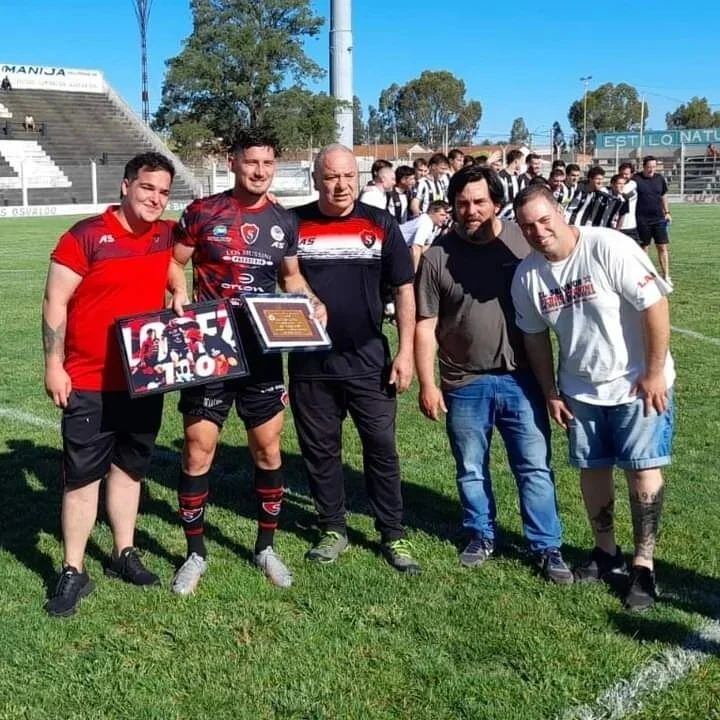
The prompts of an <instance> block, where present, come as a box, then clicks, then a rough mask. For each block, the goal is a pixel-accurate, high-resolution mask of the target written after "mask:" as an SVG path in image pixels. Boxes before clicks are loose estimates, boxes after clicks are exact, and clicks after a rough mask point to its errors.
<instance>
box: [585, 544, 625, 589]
mask: <svg viewBox="0 0 720 720" xmlns="http://www.w3.org/2000/svg"><path fill="white" fill-rule="evenodd" d="M573 574H574V575H575V582H580V583H582V582H610V581H611V580H613V579H617V578H618V577H619V576H622V575H627V565H626V564H625V558H624V557H623V554H622V550H621V549H620V546H619V545H618V546H617V547H616V549H615V555H611V554H610V553H607V552H605V551H604V550H601V549H600V548H599V547H595V548H593V549H592V551H591V552H590V557H589V558H588V559H587V560H586V561H585V562H584V563H583V564H582V565H578V566H577V567H575V569H574V570H573Z"/></svg>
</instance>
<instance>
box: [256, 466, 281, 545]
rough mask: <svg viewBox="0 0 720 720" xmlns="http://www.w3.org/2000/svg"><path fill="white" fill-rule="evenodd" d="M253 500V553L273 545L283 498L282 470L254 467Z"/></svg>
mask: <svg viewBox="0 0 720 720" xmlns="http://www.w3.org/2000/svg"><path fill="white" fill-rule="evenodd" d="M255 498H256V500H257V524H258V531H257V539H256V541H255V552H256V553H259V552H261V551H262V550H264V549H265V548H266V547H268V546H269V545H272V544H273V540H274V538H275V529H276V528H277V525H278V518H279V517H280V510H281V508H282V498H283V478H282V468H277V469H276V470H263V469H262V468H259V467H257V466H255Z"/></svg>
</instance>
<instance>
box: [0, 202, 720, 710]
mask: <svg viewBox="0 0 720 720" xmlns="http://www.w3.org/2000/svg"><path fill="white" fill-rule="evenodd" d="M673 214H674V224H673V227H672V237H673V244H672V263H673V264H672V276H673V281H674V283H675V288H676V291H675V293H674V294H673V295H672V297H671V307H672V322H673V325H674V326H675V327H676V328H680V329H685V330H689V331H693V332H695V333H699V334H700V335H701V336H704V337H697V336H690V335H686V334H681V333H680V332H675V333H673V338H672V340H673V342H672V350H673V353H674V356H675V359H676V364H677V367H678V383H677V400H678V413H677V436H676V445H675V450H676V453H675V462H674V464H673V465H672V467H671V468H670V469H669V470H668V472H667V479H668V491H667V494H666V510H665V515H664V525H663V535H662V538H661V541H660V545H659V549H658V577H659V581H660V584H661V586H662V589H663V592H664V596H665V599H664V601H663V602H661V603H659V604H658V606H657V607H656V609H654V610H653V611H652V612H650V613H648V614H646V615H643V616H630V615H628V614H626V613H625V612H623V611H622V609H621V606H620V603H619V601H618V599H617V598H616V597H614V596H613V595H611V594H610V593H609V592H608V591H607V590H606V589H605V588H603V587H585V586H582V587H581V586H572V587H557V586H552V585H549V584H547V583H545V582H543V581H542V580H540V579H539V578H538V577H537V576H536V574H535V571H534V569H533V567H532V565H531V564H530V563H529V562H528V559H527V557H526V556H525V555H524V552H523V542H522V538H521V537H520V523H519V516H518V511H517V500H516V492H515V490H514V483H513V480H512V477H511V476H510V474H509V472H508V469H507V465H506V461H505V457H504V452H503V450H502V447H501V446H500V445H497V444H496V446H495V448H494V454H493V463H492V467H493V471H494V474H495V486H496V489H497V493H498V505H499V513H500V520H501V525H502V529H503V537H504V542H503V546H502V548H501V550H500V553H499V555H498V556H497V557H496V558H495V559H493V560H492V561H491V562H489V563H488V564H487V565H485V566H484V567H483V568H482V569H480V570H478V571H468V570H464V569H462V568H461V567H460V566H459V564H458V562H457V548H456V545H455V543H456V541H457V526H458V521H459V516H460V513H459V507H458V502H457V499H456V491H455V486H454V480H453V463H452V461H451V457H450V454H449V449H448V445H447V440H446V437H445V432H444V428H443V427H442V426H441V425H437V424H431V423H430V422H428V421H426V420H424V419H423V418H422V417H421V416H420V414H419V412H418V411H417V409H416V402H417V392H416V388H413V389H411V391H410V392H409V393H407V394H406V395H404V396H403V397H402V398H401V402H400V415H399V421H398V444H399V451H400V455H401V460H402V470H403V477H404V482H405V500H406V508H407V513H406V519H407V525H408V527H409V530H410V537H411V539H412V541H413V543H414V544H415V546H416V550H417V556H418V558H419V559H420V560H421V561H422V563H423V569H424V572H423V574H422V575H421V576H420V577H416V578H406V577H401V576H399V575H398V574H396V573H395V572H393V571H392V570H391V569H390V568H389V567H388V566H387V565H386V564H385V563H384V562H383V561H382V560H381V559H380V557H379V556H378V548H377V545H376V542H377V538H376V537H375V534H374V531H373V529H372V520H371V518H370V517H369V515H368V508H367V504H366V501H365V496H364V492H363V482H362V474H361V472H362V468H361V454H360V450H359V443H358V441H357V437H356V435H355V433H354V431H353V430H352V428H351V427H350V426H349V425H348V427H347V428H346V435H345V463H346V471H347V484H348V495H349V503H350V509H351V517H350V520H349V522H350V527H351V529H352V532H351V537H350V540H351V543H352V545H353V547H352V549H351V551H350V552H348V553H347V554H346V555H344V556H343V557H342V559H341V560H340V562H339V563H338V564H337V565H335V566H330V567H315V566H310V565H308V564H306V563H305V562H304V560H303V554H304V552H305V551H306V549H307V547H308V544H309V543H310V542H311V541H312V540H313V539H314V534H313V532H312V531H309V530H306V529H303V528H305V527H307V526H308V525H309V523H310V522H311V521H312V504H311V502H310V500H309V498H308V495H307V489H306V484H305V480H304V477H303V474H302V469H301V461H300V457H299V452H298V446H297V441H296V438H295V434H294V431H293V428H292V422H287V423H286V429H285V432H284V456H285V462H286V468H287V481H288V485H289V487H290V496H289V499H288V501H287V502H286V504H285V513H284V517H283V523H282V528H283V532H281V533H280V535H279V540H278V547H279V550H280V551H281V552H282V554H283V555H284V557H285V558H286V559H287V561H288V562H289V564H290V565H291V566H292V567H293V569H294V570H295V585H294V586H293V588H292V589H290V590H289V591H280V590H278V589H276V588H273V587H272V586H270V585H269V584H268V583H267V582H266V581H265V579H264V578H263V577H262V576H261V575H260V574H259V573H258V572H257V571H256V570H255V569H254V568H253V567H252V565H251V564H250V562H249V560H250V550H251V549H252V542H253V539H254V521H253V513H254V501H253V497H252V494H251V491H250V490H251V488H250V476H249V462H248V454H247V451H246V446H245V440H244V435H243V432H242V431H241V428H240V425H239V423H238V421H237V419H236V418H235V419H233V420H232V421H231V422H230V423H229V424H228V426H227V427H226V430H225V432H224V434H223V438H222V440H223V442H222V446H221V448H220V451H219V454H218V457H217V460H216V463H215V467H214V471H213V476H212V481H211V488H212V489H211V502H212V505H211V507H210V509H209V514H208V525H209V527H208V538H209V548H210V553H211V566H210V570H209V572H208V574H207V575H206V577H205V579H204V581H203V583H202V585H201V587H200V589H199V592H198V593H197V595H196V596H194V597H191V598H188V599H179V598H177V597H174V596H173V595H172V594H171V593H170V591H169V588H168V583H169V580H170V578H171V576H172V574H173V569H174V567H175V566H177V565H178V564H179V563H180V562H181V560H182V557H183V553H184V538H183V535H182V531H181V529H180V527H179V525H178V522H177V520H176V515H175V509H176V499H175V491H174V488H175V482H176V477H177V473H178V463H179V460H178V448H179V447H180V444H181V424H180V418H179V415H178V414H177V411H176V409H175V397H173V396H169V397H167V398H166V405H165V420H164V424H163V429H162V432H161V435H160V438H159V451H160V452H159V453H158V455H157V457H156V459H155V461H154V463H153V466H152V471H151V473H150V477H149V484H148V497H147V498H146V499H145V501H144V505H143V514H142V516H141V517H140V519H139V529H138V533H137V543H138V545H139V546H140V547H141V548H142V549H143V550H144V552H145V554H146V555H145V557H146V561H147V564H148V565H149V566H150V567H151V568H152V569H153V570H155V571H156V572H158V573H159V574H160V575H161V577H162V579H163V587H162V588H160V589H154V590H151V591H139V590H137V589H135V588H131V587H127V586H125V585H123V584H120V583H117V582H115V581H112V580H109V579H107V578H105V577H104V576H103V574H102V565H103V562H104V561H105V560H106V557H107V553H108V551H109V548H110V546H111V540H110V535H109V532H108V528H107V527H106V526H105V525H103V524H99V525H98V527H97V528H96V531H95V533H94V534H93V538H92V541H91V544H90V547H89V554H88V560H87V566H88V569H89V572H90V574H91V576H92V577H93V578H94V579H95V580H96V582H97V589H96V591H95V593H93V595H92V596H91V597H90V598H88V599H87V600H86V601H84V603H83V605H82V606H81V608H80V611H79V613H78V614H77V615H76V616H75V617H73V618H71V619H67V620H60V621H59V620H53V619H50V618H48V617H47V616H46V614H45V612H44V611H43V607H42V606H43V602H44V600H45V597H46V593H47V588H48V585H49V584H52V583H53V581H54V577H55V572H56V570H57V568H58V566H59V563H60V560H61V558H62V550H61V544H60V539H59V518H58V508H59V498H60V486H59V480H58V470H59V462H60V451H59V447H60V442H59V440H60V439H59V432H58V429H57V421H58V417H59V416H58V413H57V412H56V411H55V410H54V409H53V407H52V406H51V404H50V402H49V401H48V400H47V398H46V397H45V395H44V392H43V388H42V353H41V349H40V332H39V306H40V299H41V295H42V287H43V281H44V275H45V271H46V266H47V258H48V254H49V251H50V249H51V247H52V245H53V243H54V242H55V240H56V238H57V237H58V236H59V234H60V233H61V232H62V230H64V229H65V228H66V227H67V226H68V225H69V224H70V222H71V220H70V219H68V218H55V219H43V220H18V221H14V220H8V221H1V222H0V238H1V239H2V240H1V241H2V255H1V256H0V258H1V259H0V263H1V264H0V277H2V285H0V288H1V289H0V293H1V305H2V328H3V332H2V337H3V343H2V347H0V372H1V373H2V383H1V384H0V418H1V419H2V423H1V424H0V479H1V482H2V497H3V498H4V500H3V501H2V503H1V504H0V619H1V625H0V627H1V628H2V629H1V631H0V632H1V635H0V637H1V638H2V642H1V643H0V718H32V719H34V718H158V719H163V720H164V719H165V718H168V719H169V718H205V717H208V718H210V717H212V718H254V719H258V720H260V719H269V718H298V719H300V718H303V719H306V720H321V719H323V720H325V719H332V718H348V719H350V718H358V719H362V720H371V719H372V720H374V719H388V720H389V719H390V718H393V719H395V718H413V720H420V719H423V720H425V719H427V720H441V719H445V718H447V719H449V718H482V719H486V718H487V719H490V718H493V719H497V720H500V719H503V720H505V719H508V718H523V720H534V719H536V718H555V717H558V718H562V717H565V718H570V717H578V718H580V717H582V718H595V717H598V718H599V717H607V718H610V717H623V716H627V717H632V718H637V719H640V718H642V719H643V720H651V719H655V718H675V719H679V718H699V719H704V718H720V661H719V660H718V655H719V654H720V644H719V643H718V642H717V638H719V637H720V634H715V635H713V636H712V637H714V638H716V640H715V641H713V640H712V637H711V639H710V640H708V639H707V638H708V636H707V633H706V634H705V635H702V632H704V631H703V628H705V629H707V628H708V627H710V628H716V627H717V626H716V625H714V624H713V623H714V619H715V618H716V617H717V613H718V611H719V609H720V554H719V553H718V549H717V548H718V540H719V539H720V512H719V510H720V463H719V462H718V447H719V444H718V438H719V437H720V389H719V387H720V344H719V343H718V340H717V338H720V312H718V310H719V309H720V291H719V290H718V284H719V281H720V243H718V238H717V234H718V227H719V226H720V207H710V206H707V207H689V206H687V207H683V206H678V207H676V208H674V209H673ZM708 338H709V339H708ZM712 339H716V340H715V342H714V343H713V342H712ZM288 420H289V418H288ZM553 443H554V454H555V467H556V474H557V484H558V494H559V501H560V506H561V511H562V517H563V521H564V524H565V530H566V535H565V539H566V546H565V554H566V557H567V558H568V559H569V560H571V561H576V560H578V559H579V558H581V557H582V555H583V553H584V552H585V551H586V550H587V548H589V546H590V544H591V537H590V532H589V528H588V525H587V522H586V519H585V515H584V511H583V509H582V504H581V500H580V494H579V489H578V482H577V477H576V473H575V471H573V470H571V469H570V468H569V467H568V465H567V461H566V455H567V448H566V442H565V439H564V437H563V436H562V434H560V433H555V434H554V439H553ZM619 480H620V478H619ZM625 497H626V490H625V486H624V481H623V482H619V483H618V498H619V502H618V507H619V520H618V525H619V535H620V541H621V542H622V543H623V545H624V546H625V547H626V548H629V546H630V539H631V532H630V529H629V513H628V509H627V503H626V502H625ZM698 632H699V633H701V634H700V635H693V633H698ZM698 638H700V640H699V641H698ZM703 638H705V641H704V642H702V639H703ZM699 651H702V652H699ZM693 652H695V653H696V654H695V655H693V654H692V653H693ZM652 662H655V663H656V666H657V667H658V668H659V669H657V670H655V669H653V668H655V666H652V665H649V664H650V663H652ZM673 663H675V664H676V665H677V664H678V663H680V665H681V666H682V667H681V668H680V669H681V670H682V672H678V673H676V674H677V676H678V677H677V679H676V680H675V681H674V682H668V683H666V684H665V687H664V688H663V689H662V690H657V688H655V689H653V684H652V681H653V679H655V680H657V678H659V677H661V676H662V672H663V671H664V670H663V668H666V666H669V665H672V664H673ZM647 667H650V668H651V669H650V671H648V672H647V673H646V675H647V678H645V679H643V678H644V677H645V676H641V677H640V679H639V680H638V682H640V684H641V685H642V687H641V690H642V691H644V692H645V694H643V692H640V693H639V694H638V695H637V697H636V699H635V700H628V699H627V693H625V695H623V690H622V688H623V687H626V686H629V685H630V684H631V682H629V683H627V684H626V686H623V685H619V683H620V682H621V681H623V680H628V681H632V679H633V678H637V674H638V672H639V671H641V670H642V669H643V668H647ZM671 669H672V668H671ZM658 687H659V686H658ZM608 688H615V689H618V688H619V689H620V690H619V691H618V697H619V698H620V700H618V701H617V703H616V705H615V706H613V705H611V702H610V701H609V700H607V701H606V700H600V701H597V702H596V698H598V697H599V696H601V695H602V693H603V692H605V691H606V690H607V689H608ZM655 690H657V691H655ZM623 698H625V699H623ZM581 706H587V707H585V708H584V709H582V707H581ZM579 707H580V709H578V708H579ZM613 713H614V714H613ZM623 713H625V714H623Z"/></svg>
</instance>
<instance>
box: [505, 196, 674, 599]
mask: <svg viewBox="0 0 720 720" xmlns="http://www.w3.org/2000/svg"><path fill="white" fill-rule="evenodd" d="M515 215H516V217H517V221H518V224H519V225H520V229H521V230H522V232H523V234H524V236H525V238H526V240H527V241H528V242H529V243H530V245H531V247H532V248H533V250H534V251H535V252H533V253H531V254H530V255H529V256H528V257H527V258H526V259H525V260H523V261H522V262H521V263H520V265H519V266H518V269H517V271H516V273H515V277H514V279H513V285H512V297H513V303H514V306H515V311H516V315H517V325H518V327H519V328H520V329H521V330H522V331H523V332H524V333H525V345H526V348H527V352H528V356H529V359H530V364H531V365H532V368H533V370H534V372H535V374H536V375H537V378H538V381H539V382H540V385H541V387H542V389H543V392H544V394H545V397H546V400H547V404H548V408H549V410H550V415H551V417H552V418H553V420H555V421H556V422H557V423H558V424H559V425H560V426H561V427H563V428H565V429H566V430H567V431H568V438H569V446H570V462H571V464H572V465H574V466H575V467H578V468H580V482H581V487H582V492H583V499H584V501H585V507H586V509H587V512H588V517H589V519H590V524H591V527H592V530H593V535H594V538H595V548H594V549H593V550H592V552H591V554H590V558H589V560H588V561H587V562H586V563H585V564H583V565H580V566H579V567H577V568H576V569H575V578H576V580H577V581H581V582H582V581H597V580H606V581H610V580H617V579H618V578H619V577H621V576H622V575H623V574H624V571H625V561H624V559H623V555H622V552H621V550H620V548H619V547H618V546H617V545H616V544H615V533H614V525H613V519H614V485H613V467H614V466H616V465H617V466H618V467H619V468H622V469H623V470H624V471H625V475H626V478H627V481H628V486H629V490H630V509H631V515H632V524H633V532H634V541H635V553H634V556H633V561H632V568H631V572H630V577H629V581H628V586H627V589H626V592H625V607H626V608H627V609H629V610H645V609H647V608H649V607H651V606H652V605H653V603H654V600H655V597H656V594H657V593H656V587H655V574H654V570H653V567H654V566H653V553H654V549H655V542H656V540H657V533H658V527H659V521H660V513H661V509H662V502H663V477H662V471H661V467H662V466H664V465H668V464H669V463H670V460H671V448H672V435H673V392H672V386H673V382H674V380H675V370H674V367H673V361H672V358H671V356H670V353H669V352H668V341H669V337H670V319H669V313H668V302H667V299H666V296H667V295H668V294H669V293H670V292H671V288H670V286H669V285H668V284H667V283H665V282H664V281H663V280H661V279H660V278H658V277H657V275H656V273H655V268H654V267H653V265H652V263H651V262H650V261H649V260H648V258H647V257H646V256H645V253H644V252H643V251H642V250H641V249H640V248H639V247H637V246H636V245H635V244H634V243H629V242H627V239H626V238H625V237H623V236H622V235H621V234H620V233H618V232H617V231H615V230H612V229H610V228H599V227H572V226H570V225H568V223H567V222H566V220H565V217H564V215H563V212H562V209H561V208H560V206H559V205H558V204H557V202H556V201H555V199H554V198H553V196H552V194H551V193H550V191H549V190H547V189H546V188H543V187H542V186H532V187H529V188H527V189H526V190H524V191H523V192H522V193H520V195H519V196H518V197H517V198H516V199H515ZM548 328H552V330H553V331H554V332H555V334H556V335H557V339H558V346H559V354H560V360H559V365H558V376H557V384H556V382H555V377H554V371H553V354H552V346H551V344H550V337H549V333H548Z"/></svg>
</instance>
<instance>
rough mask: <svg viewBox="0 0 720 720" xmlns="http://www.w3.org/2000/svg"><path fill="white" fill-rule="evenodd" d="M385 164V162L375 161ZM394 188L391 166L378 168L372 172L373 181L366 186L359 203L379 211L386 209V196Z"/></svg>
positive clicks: (393, 173)
mask: <svg viewBox="0 0 720 720" xmlns="http://www.w3.org/2000/svg"><path fill="white" fill-rule="evenodd" d="M377 162H387V161H386V160H382V161H376V163H377ZM394 187H395V172H394V170H393V169H392V165H390V163H388V164H387V165H383V166H381V167H379V168H378V169H377V170H376V171H375V172H373V180H372V182H371V183H370V184H369V185H366V186H365V188H364V190H363V191H362V194H361V195H360V202H362V203H365V204H366V205H372V206H373V207H376V208H379V209H380V210H387V209H388V199H389V198H388V194H389V193H390V192H391V191H392V189H393V188H394Z"/></svg>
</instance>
